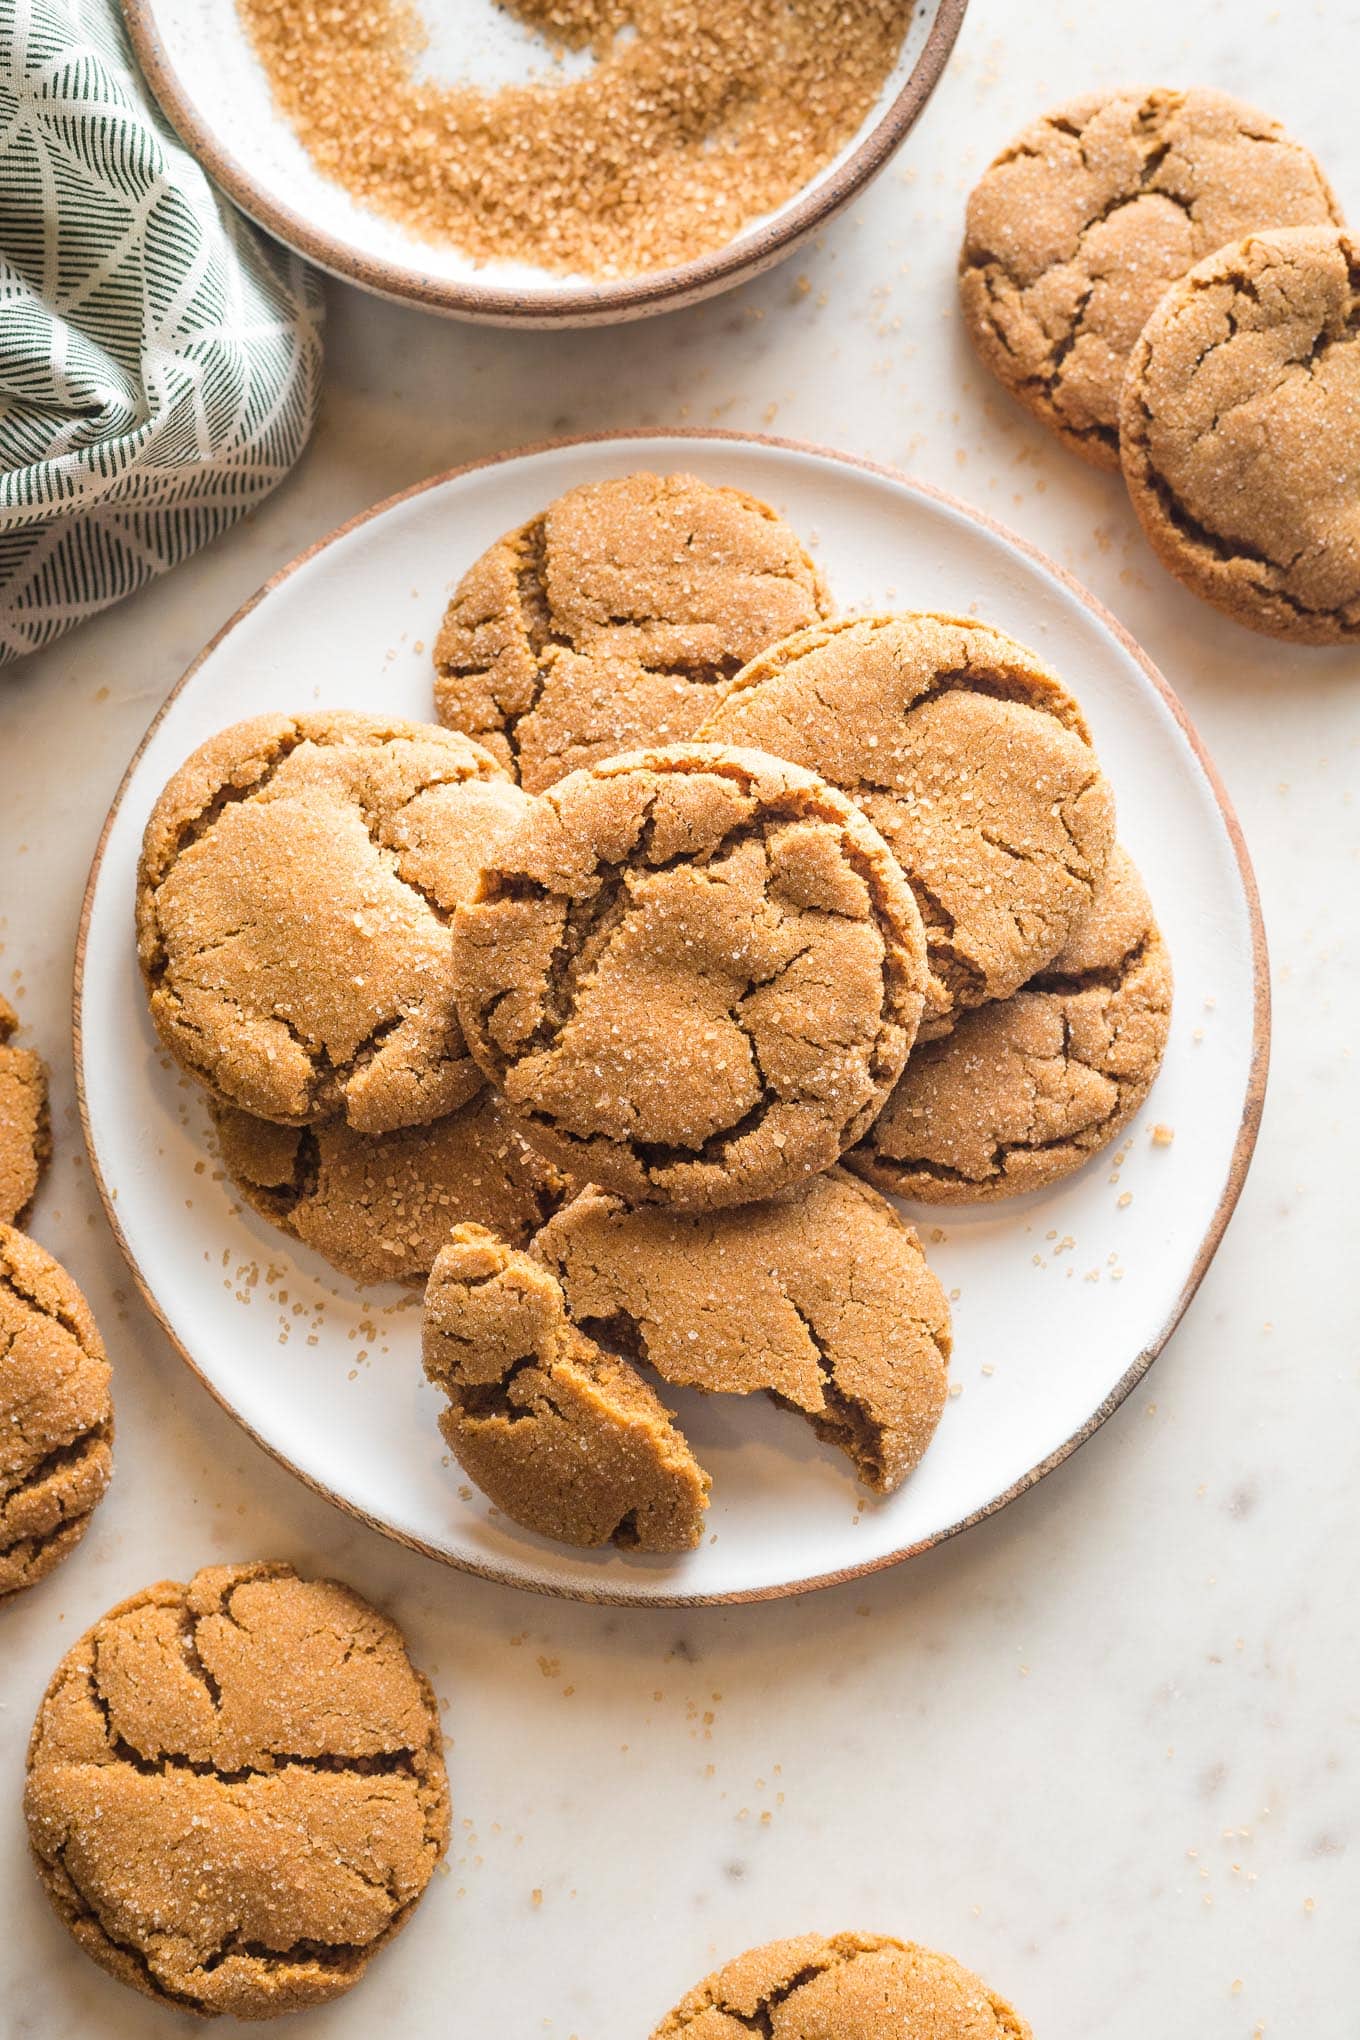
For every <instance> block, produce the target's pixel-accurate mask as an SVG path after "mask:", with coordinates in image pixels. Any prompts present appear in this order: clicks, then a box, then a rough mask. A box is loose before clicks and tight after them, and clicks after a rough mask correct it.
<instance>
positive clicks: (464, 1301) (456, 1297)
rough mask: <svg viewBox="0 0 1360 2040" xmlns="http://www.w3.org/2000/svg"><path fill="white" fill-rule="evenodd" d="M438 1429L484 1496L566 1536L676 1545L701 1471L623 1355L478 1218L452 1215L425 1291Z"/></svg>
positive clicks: (698, 1518) (688, 1525)
mask: <svg viewBox="0 0 1360 2040" xmlns="http://www.w3.org/2000/svg"><path fill="white" fill-rule="evenodd" d="M424 1356H425V1372H426V1374H427V1375H428V1376H429V1378H430V1380H431V1381H432V1382H433V1383H434V1384H435V1386H436V1387H437V1388H439V1389H441V1390H442V1391H443V1393H444V1394H445V1395H446V1396H447V1397H448V1407H447V1409H446V1410H445V1411H444V1413H443V1415H442V1416H441V1417H440V1420H439V1426H440V1429H441V1430H442V1432H443V1433H444V1436H445V1438H446V1439H447V1441H448V1443H449V1446H450V1448H451V1449H452V1451H453V1453H454V1456H455V1457H456V1458H457V1460H458V1463H459V1465H460V1466H461V1467H462V1468H463V1469H464V1471H465V1472H466V1473H467V1474H468V1475H469V1476H470V1477H471V1479H473V1480H474V1481H475V1482H476V1483H477V1486H478V1487H479V1488H481V1489H482V1491H483V1493H484V1494H486V1495H487V1496H489V1497H490V1499H491V1500H492V1501H493V1502H494V1503H495V1504H496V1506H497V1507H498V1508H500V1509H502V1510H503V1511H504V1512H505V1514H506V1515H507V1516H510V1517H512V1518H513V1520H514V1521H515V1522H517V1523H522V1524H524V1525H525V1527H526V1528H527V1529H530V1530H537V1531H538V1532H539V1533H540V1534H541V1535H542V1536H544V1537H555V1538H557V1539H559V1540H560V1541H561V1542H562V1543H564V1544H580V1545H596V1544H609V1543H613V1544H617V1545H620V1546H622V1547H624V1548H625V1549H627V1550H637V1551H688V1550H689V1549H690V1548H691V1546H693V1545H695V1544H697V1543H698V1541H699V1534H700V1531H701V1529H702V1527H703V1514H704V1510H705V1509H706V1508H707V1506H708V1486H709V1482H708V1475H707V1474H706V1473H705V1472H704V1471H703V1470H702V1468H701V1467H700V1466H699V1465H698V1464H697V1462H696V1460H695V1458H694V1455H693V1453H692V1452H691V1451H690V1449H689V1447H688V1445H687V1444H686V1443H685V1441H684V1439H683V1438H682V1437H681V1435H680V1433H679V1432H678V1431H677V1430H676V1428H675V1426H674V1424H673V1423H672V1422H671V1417H670V1412H669V1411H668V1410H667V1409H666V1407H665V1405H664V1404H663V1403H662V1402H661V1401H660V1399H659V1397H658V1396H657V1395H656V1394H655V1393H654V1392H653V1390H652V1389H651V1388H649V1387H648V1385H647V1383H646V1382H645V1381H643V1379H642V1377H641V1375H640V1374H638V1372H637V1370H636V1369H635V1368H633V1367H631V1366H630V1365H629V1364H628V1362H627V1361H626V1360H622V1359H619V1358H617V1357H616V1356H615V1355H613V1354H610V1353H605V1352H602V1351H601V1350H600V1348H599V1347H598V1346H597V1345H596V1344H595V1343H594V1341H593V1340H591V1339H589V1338H587V1337H586V1336H585V1335H584V1334H583V1333H581V1332H579V1331H578V1330H577V1329H576V1327H575V1326H574V1325H573V1324H572V1322H571V1319H570V1318H569V1317H568V1315H567V1308H566V1304H565V1302H564V1300H563V1296H562V1291H561V1289H560V1287H559V1286H558V1283H557V1281H556V1280H555V1278H554V1277H553V1276H552V1274H551V1273H550V1272H549V1271H548V1269H547V1268H545V1267H544V1266H543V1265H542V1264H541V1263H540V1262H538V1261H536V1260H533V1259H531V1258H530V1256H529V1255H527V1254H523V1253H519V1252H517V1251H516V1250H515V1249H514V1248H511V1247H508V1246H507V1245H506V1244H505V1242H504V1241H503V1240H499V1239H497V1238H496V1236H495V1234H494V1233H490V1232H488V1231H486V1229H485V1228H484V1227H482V1226H475V1225H464V1226H458V1227H456V1228H455V1230H454V1234H453V1237H452V1239H451V1240H450V1242H449V1244H448V1245H447V1246H446V1247H445V1248H444V1249H443V1251H442V1252H441V1254H440V1255H439V1258H438V1259H437V1260H436V1262H435V1264H434V1268H433V1270H432V1271H431V1275H430V1280H429V1284H428V1287H427V1288H426V1291H425V1331H424Z"/></svg>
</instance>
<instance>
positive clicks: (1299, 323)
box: [960, 90, 1360, 644]
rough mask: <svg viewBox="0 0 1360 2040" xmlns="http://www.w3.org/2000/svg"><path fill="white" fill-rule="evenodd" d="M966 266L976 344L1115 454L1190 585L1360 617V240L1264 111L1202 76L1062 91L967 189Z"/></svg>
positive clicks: (1299, 636) (1285, 616) (1271, 621)
mask: <svg viewBox="0 0 1360 2040" xmlns="http://www.w3.org/2000/svg"><path fill="white" fill-rule="evenodd" d="M960 287H961V290H962V296H963V307H964V316H965V318H966V320H967V323H968V327H969V330H970V332H971V334H972V336H973V340H974V342H975V344H976V346H977V348H978V351H979V353H980V354H981V356H982V359H983V360H984V361H985V362H986V364H987V366H988V367H989V368H990V369H991V370H992V371H993V373H994V374H995V375H996V376H997V377H998V378H999V379H1000V381H1001V382H1002V383H1003V384H1004V385H1005V386H1006V388H1007V389H1009V390H1010V391H1011V392H1012V393H1013V394H1014V395H1015V396H1016V397H1018V398H1019V400H1020V402H1021V403H1023V404H1024V405H1025V406H1026V407H1027V408H1028V409H1029V410H1030V411H1032V412H1033V413H1034V414H1035V416H1036V417H1038V418H1040V419H1041V420H1042V421H1043V422H1044V424H1046V425H1047V426H1048V427H1049V428H1050V429H1051V430H1052V431H1054V432H1055V433H1056V434H1057V435H1058V437H1059V438H1060V439H1061V440H1062V441H1063V442H1064V444H1065V445H1067V446H1069V447H1070V448H1071V449H1072V450H1073V451H1074V452H1075V453H1078V454H1080V455H1081V456H1082V457H1083V458H1084V459H1086V460H1090V461H1093V462H1095V463H1096V464H1097V465H1099V466H1102V467H1110V468H1120V467H1122V469H1123V474H1124V479H1125V481H1126V482H1127V484H1128V489H1129V494H1130V497H1131V498H1132V501H1133V506H1134V508H1135V510H1136V511H1137V513H1138V517H1139V520H1140V522H1141V523H1142V526H1143V529H1144V531H1145V532H1146V534H1147V536H1148V538H1149V540H1150V541H1151V543H1152V546H1153V548H1154V550H1155V551H1156V553H1157V555H1158V557H1159V558H1160V559H1161V561H1162V562H1163V564H1164V565H1165V566H1167V567H1169V568H1170V570H1171V572H1172V573H1173V574H1175V575H1176V576H1177V577H1178V578H1179V579H1180V580H1181V581H1183V582H1184V584H1185V585H1186V586H1187V587H1188V588H1191V589H1192V590H1193V591H1194V592H1195V593H1196V594H1198V595H1201V596H1203V597H1204V598H1205V599H1206V600H1207V601H1209V602H1212V603H1215V604H1216V605H1217V606H1218V607H1219V608H1220V609H1223V610H1225V611H1226V612H1227V614H1228V615H1230V616H1232V617H1235V618H1236V619H1237V621H1238V622H1239V623H1245V624H1248V625H1250V626H1251V628H1252V629H1254V630H1260V631H1265V632H1268V633H1269V634H1270V635H1272V636H1275V637H1281V638H1289V639H1292V640H1295V641H1297V642H1298V643H1301V644H1342V643H1354V642H1356V640H1357V639H1360V245H1357V243H1356V242H1355V240H1354V239H1353V238H1352V237H1351V235H1350V234H1348V233H1347V231H1346V229H1345V226H1344V224H1343V222H1342V219H1341V214H1340V211H1339V209H1338V207H1337V202H1336V199H1335V197H1334V195H1333V193H1332V191H1331V188H1330V186H1329V185H1328V183H1327V180H1326V178H1325V177H1324V175H1323V173H1322V171H1321V170H1320V169H1319V167H1318V165H1317V163H1316V162H1315V161H1314V159H1313V157H1312V156H1311V155H1310V154H1309V152H1308V151H1307V150H1306V149H1304V148H1302V147H1301V146H1300V145H1299V143H1297V142H1295V141H1293V140H1292V139H1291V138H1290V136H1289V135H1288V134H1286V132H1285V131H1284V129H1283V128H1282V127H1281V126H1280V125H1279V123H1278V122H1276V121H1273V120H1270V119H1268V118H1267V117H1266V116H1265V115H1264V114H1260V113H1257V112H1256V111H1255V110H1254V109H1253V108H1252V107H1249V106H1244V105H1242V104H1241V103H1240V101H1238V100H1235V99H1231V98H1229V97H1228V96H1227V94H1225V93H1222V92H1211V91H1202V90H1197V91H1189V92H1179V91H1165V90H1159V91H1151V92H1116V93H1111V94H1105V95H1100V96H1092V97H1090V98H1086V99H1080V100H1074V101H1072V102H1071V103H1070V104H1068V105H1066V106H1062V107H1059V108H1057V109H1056V110H1055V111H1054V112H1052V113H1049V114H1046V115H1044V117H1043V118H1042V119H1040V120H1038V121H1036V122H1035V123H1034V124H1033V126H1031V127H1029V128H1027V129H1026V130H1025V131H1024V133H1023V134H1021V135H1019V136H1017V137H1016V139H1015V141H1013V142H1012V143H1011V145H1010V146H1009V148H1007V149H1005V150H1003V151H1002V153H1001V155H1000V156H998V157H997V159H996V161H995V162H994V163H993V164H992V165H991V167H990V169H989V170H988V171H987V172H986V174H985V176H984V177H983V178H982V180H981V182H980V183H979V185H978V186H977V188H976V190H975V191H974V192H973V194H972V197H971V198H970V200H969V204H968V222H967V229H966V232H965V237H964V246H963V254H962V258H961V263H960Z"/></svg>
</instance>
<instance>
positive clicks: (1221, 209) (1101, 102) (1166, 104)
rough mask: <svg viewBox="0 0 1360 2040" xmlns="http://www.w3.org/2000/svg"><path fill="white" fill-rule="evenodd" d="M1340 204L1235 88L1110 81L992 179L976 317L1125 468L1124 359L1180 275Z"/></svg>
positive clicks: (992, 343) (1335, 215)
mask: <svg viewBox="0 0 1360 2040" xmlns="http://www.w3.org/2000/svg"><path fill="white" fill-rule="evenodd" d="M1340 217H1341V215H1340V213H1339V211H1338V210H1337V204H1336V200H1335V198H1334V197H1333V195H1332V192H1331V189H1330V187H1329V186H1328V183H1327V180H1326V178H1325V177H1324V176H1323V174H1322V172H1321V170H1320V169H1319V168H1318V166H1317V164H1316V162H1315V161H1314V160H1313V158H1312V156H1311V155H1309V153H1308V151H1307V149H1305V148H1303V147H1301V146H1300V144H1299V143H1298V142H1296V141H1293V140H1292V139H1291V138H1290V136H1289V135H1288V134H1286V132H1285V130H1284V129H1283V128H1282V127H1281V126H1280V124H1279V122H1278V121H1274V120H1270V119H1268V118H1267V117H1266V115H1265V114H1263V113H1257V112H1256V110H1255V108H1253V107H1250V106H1244V105H1243V104H1242V102H1241V101H1240V100H1237V99H1230V98H1229V97H1228V95H1227V93H1225V92H1211V91H1205V90H1203V89H1195V90H1191V91H1188V92H1173V91H1168V90H1157V91H1150V92H1141V91H1136V92H1114V93H1100V94H1094V95H1092V96H1090V97H1088V98H1085V99H1076V100H1072V101H1071V102H1070V103H1069V104H1067V105H1065V106H1060V107H1058V108H1056V109H1055V111H1054V112H1052V113H1048V114H1045V115H1044V116H1043V117H1042V118H1041V119H1039V120H1037V121H1035V122H1034V123H1033V125H1032V126H1030V127H1028V128H1026V129H1025V130H1024V132H1023V133H1022V134H1020V135H1018V136H1017V137H1016V139H1015V140H1014V141H1013V142H1012V143H1011V144H1010V146H1009V148H1006V149H1003V150H1002V152H1001V154H1000V155H999V156H998V157H997V159H996V161H995V162H994V163H993V164H992V165H991V167H990V169H988V170H987V171H986V172H985V173H984V175H983V177H982V179H981V181H980V182H979V183H978V185H977V187H976V189H975V190H974V192H973V194H972V197H971V198H970V199H969V201H968V224H967V228H966V231H965V235H964V244H963V254H962V257H961V259H960V266H959V280H960V289H961V292H962V297H963V311H964V318H965V320H966V322H967V326H968V330H969V332H970V334H971V335H972V338H973V342H974V345H975V346H976V347H977V350H978V352H979V354H980V355H981V356H982V359H983V360H984V361H985V362H986V364H987V366H988V368H990V369H991V371H992V373H993V374H994V375H995V376H997V377H998V379H999V380H1000V381H1001V382H1002V383H1004V384H1005V386H1006V388H1007V389H1008V390H1010V391H1011V393H1012V394H1013V395H1014V396H1016V397H1018V398H1019V400H1020V402H1021V403H1022V404H1024V405H1025V406H1026V408H1027V409H1028V410H1030V411H1032V412H1033V413H1034V415H1035V416H1036V417H1037V418H1040V419H1042V421H1043V423H1044V424H1045V425H1047V426H1049V427H1050V429H1051V430H1052V431H1054V432H1056V433H1057V434H1058V436H1059V438H1061V439H1062V440H1063V441H1064V442H1065V444H1066V445H1067V446H1069V447H1070V448H1071V449H1072V451H1073V452H1074V453H1079V454H1081V455H1082V456H1083V457H1084V458H1085V459H1087V460H1091V461H1095V462H1097V463H1098V464H1099V465H1100V466H1101V467H1109V468H1114V467H1118V465H1119V394H1120V385H1121V383H1122V382H1123V378H1124V370H1125V367H1126V364H1127V362H1128V359H1129V356H1130V354H1131V353H1132V351H1133V348H1134V344H1135V342H1136V341H1137V339H1138V335H1139V333H1140V332H1141V331H1142V329H1143V326H1144V325H1145V324H1146V322H1147V320H1148V319H1149V318H1150V317H1151V316H1152V313H1153V312H1154V311H1155V310H1156V308H1157V302H1158V300H1159V298H1160V297H1161V295H1162V293H1163V291H1164V290H1166V289H1167V287H1168V285H1170V284H1172V283H1175V282H1176V281H1177V280H1178V279H1179V278H1180V277H1182V276H1184V275H1185V273H1186V271H1187V270H1188V269H1192V268H1193V267H1194V265H1195V264H1196V263H1197V262H1199V261H1201V260H1202V259H1203V258H1204V257H1205V256H1206V255H1210V254H1212V253H1213V251H1214V250H1215V249H1216V248H1221V247H1222V246H1223V244H1224V243H1225V242H1226V241H1236V240H1240V239H1241V237H1242V235H1243V234H1246V233H1248V232H1249V231H1250V230H1251V229H1252V228H1255V227H1294V226H1310V225H1316V226H1321V225H1326V224H1328V223H1331V224H1333V225H1335V224H1337V223H1338V222H1339V221H1340Z"/></svg>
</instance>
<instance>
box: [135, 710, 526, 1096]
mask: <svg viewBox="0 0 1360 2040" xmlns="http://www.w3.org/2000/svg"><path fill="white" fill-rule="evenodd" d="M523 803H524V795H523V794H522V793H521V792H520V791H519V789H518V787H516V786H514V785H513V784H512V783H511V782H510V780H509V778H508V776H507V775H506V773H505V772H504V771H503V770H502V768H501V767H500V766H499V765H498V764H497V763H496V761H495V760H494V759H493V758H492V757H491V756H490V755H489V753H487V752H486V751H483V750H482V749H481V748H480V747H479V746H478V745H476V744H474V743H472V742H471V741H470V740H469V739H468V738H466V737H462V736H458V735H456V734H455V733H454V732H453V731H451V730H443V729H438V728H436V727H434V726H433V725H430V724H424V723H412V722H403V721H400V720H396V719H392V718H383V717H378V716H371V715H361V714H358V713H356V712H353V711H349V710H341V709H333V710H320V711H318V712H316V713H315V714H307V715H298V716H281V715H267V716H257V717H255V718H254V719H253V720H251V721H249V722H244V723H238V724H236V725H235V726H234V727H232V728H231V729H227V730H223V731H221V732H220V733H219V734H218V735H217V736H215V737H213V738H211V739H210V740H209V741H208V742H207V743H206V744H204V745H202V746H201V747H200V748H199V749H198V750H197V751H195V752H194V753H193V755H192V756H191V757H190V758H189V759H187V760H186V762H185V763H184V765H182V766H181V767H180V769H179V771H178V772H177V773H176V774H175V775H174V777H173V778H172V779H171V780H170V783H169V784H168V786H167V787H166V789H165V791H164V792H163V793H162V795H161V797H160V799H159V800H158V801H157V803H156V806H155V808H154V810H153V811H152V814H151V818H150V820H149V821H148V823H147V827H146V834H145V838H144V841H143V847H142V856H141V863H140V867H139V872H138V886H137V948H138V956H139V958H140V961H141V967H142V972H143V975H144V978H145V981H146V986H147V994H148V998H149V1001H150V1006H151V1014H152V1018H153V1020H154V1021H155V1024H156V1028H157V1031H158V1033H159V1034H160V1037H161V1039H162V1041H163V1042H164V1044H165V1046H166V1047H167V1048H168V1049H169V1051H170V1052H171V1054H172V1055H173V1056H174V1057H175V1058H176V1060H177V1061H178V1062H179V1063H181V1064H182V1066H183V1067H184V1068H185V1069H187V1070H188V1071H189V1072H190V1073H191V1074H192V1075H194V1076H196V1077H197V1078H198V1079H199V1080H200V1082H202V1083H203V1084H204V1085H206V1086H207V1088H208V1089H209V1090H210V1091H213V1092H215V1093H216V1094H217V1095H218V1096H219V1097H221V1098H222V1099H224V1100H225V1101H226V1102H227V1103H229V1104H232V1105H237V1106H240V1107H241V1109H242V1110H243V1111H247V1112H253V1113H255V1114H256V1115H258V1116H259V1117H260V1118H263V1119H273V1120H277V1121H279V1122H280V1123H282V1124H287V1125H296V1126H300V1125H307V1124H311V1123H313V1122H315V1121H317V1120H322V1119H328V1118H331V1117H334V1116H335V1115H336V1114H340V1115H342V1116H343V1117H344V1118H345V1119H346V1120H347V1121H348V1123H349V1124H350V1125H351V1126H353V1127H355V1128H356V1129H357V1130H358V1131H360V1132H363V1133H387V1132H390V1131H392V1130H393V1128H395V1127H399V1126H410V1125H417V1124H420V1123H423V1122H424V1121H426V1120H430V1119H436V1118H438V1117H439V1116H440V1114H441V1113H445V1112H450V1111H452V1110H453V1109H454V1108H455V1107H456V1106H458V1105H461V1104H463V1103H464V1102H465V1101H466V1100H467V1099H468V1098H470V1097H472V1095H473V1094H474V1092H475V1091H476V1090H477V1089H478V1088H479V1086H480V1084H481V1077H480V1074H479V1072H478V1070H477V1068H476V1065H475V1064H474V1063H473V1061H472V1059H471V1057H470V1056H469V1055H468V1052H467V1047H466V1044H465V1043H464V1041H463V1038H462V1034H461V1032H460V1030H459V1027H458V1022H457V1018H456V1016H455V1014H454V1012H453V1009H452V1003H451V999H450V987H449V954H450V948H451V942H452V937H451V933H450V929H449V926H448V920H449V916H450V914H451V912H452V909H453V908H454V906H455V905H456V903H457V901H458V900H459V899H460V898H462V897H463V895H464V894H465V893H466V892H468V891H469V890H470V889H471V886H472V882H473V879H474V877H475V875H476V871H477V867H478V864H479V863H480V861H481V858H482V856H483V855H484V854H485V852H486V850H487V849H488V848H489V847H491V846H492V845H494V843H495V841H496V839H497V837H498V835H499V834H501V833H503V832H504V830H505V829H506V828H507V827H508V826H510V825H511V824H513V822H514V820H515V818H516V815H517V813H518V811H519V809H520V808H521V807H522V806H523Z"/></svg>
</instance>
